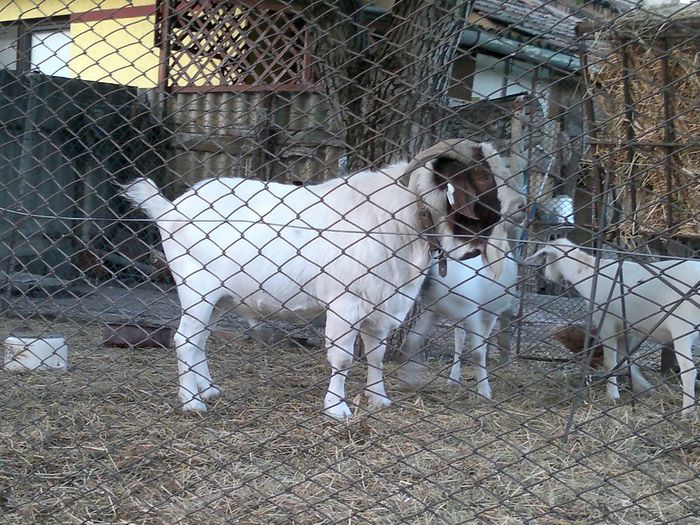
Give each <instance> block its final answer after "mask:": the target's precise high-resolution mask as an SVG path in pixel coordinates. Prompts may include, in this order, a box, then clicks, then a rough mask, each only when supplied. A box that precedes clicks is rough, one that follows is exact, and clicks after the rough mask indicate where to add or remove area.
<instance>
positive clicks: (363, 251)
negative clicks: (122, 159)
mask: <svg viewBox="0 0 700 525" xmlns="http://www.w3.org/2000/svg"><path fill="white" fill-rule="evenodd" d="M460 148H461V149H460ZM457 149H460V151H459V152H455V151H456V150H457ZM450 152H452V153H450ZM472 152H473V153H474V155H476V156H477V157H480V158H476V159H473V157H471V155H472ZM422 155H423V157H422V161H423V162H422V163H420V164H418V163H417V161H418V160H419V159H421V154H419V156H417V157H416V159H415V160H414V161H413V163H412V164H411V165H407V164H406V163H401V164H397V165H393V166H390V167H388V168H384V169H382V170H379V171H364V172H360V173H357V174H355V175H351V176H349V177H346V178H341V179H334V180H330V181H328V182H325V183H322V184H318V185H313V186H302V187H298V186H292V185H283V184H278V183H264V182H260V181H255V180H246V179H240V178H222V179H212V180H208V181H204V182H201V183H199V184H197V185H196V187H195V188H193V189H191V190H190V191H188V192H187V193H185V194H184V195H182V196H181V197H179V198H178V199H176V200H175V201H174V202H172V203H171V202H169V201H168V200H167V199H165V198H164V197H163V196H162V195H161V194H160V192H159V191H158V188H157V187H156V186H155V184H154V183H153V182H152V181H150V180H148V179H141V180H139V181H137V182H135V183H132V184H131V185H129V186H128V187H126V188H125V195H126V196H127V197H128V198H129V199H130V200H131V201H132V202H133V203H135V204H136V205H137V206H139V207H141V208H142V209H143V210H144V211H145V212H146V214H147V215H148V216H149V217H150V218H152V219H153V220H155V221H156V223H157V225H158V228H159V230H160V234H161V237H162V242H163V251H164V253H165V255H166V257H167V260H168V264H169V266H170V269H171V272H172V274H173V277H174V279H175V282H176V285H177V291H178V295H179V298H180V303H181V306H182V310H183V312H182V319H181V321H180V327H179V328H178V331H177V333H176V336H175V345H176V348H177V352H178V368H179V382H180V392H179V397H180V400H181V401H182V403H183V410H206V404H205V401H206V400H207V399H210V398H212V397H215V396H217V395H218V394H219V389H218V387H216V386H215V385H213V384H212V382H211V375H210V372H209V367H208V364H207V359H206V354H205V353H204V349H205V345H206V340H207V337H208V335H209V333H210V331H211V327H212V324H214V323H215V322H216V321H217V320H218V318H219V317H220V316H221V315H222V313H223V312H224V311H226V310H228V309H231V310H233V311H235V312H237V313H240V314H241V315H243V316H245V317H247V318H249V319H251V318H252V319H256V318H257V319H259V318H261V317H268V316H273V317H278V318H285V319H291V320H308V319H311V318H314V317H316V316H317V315H318V314H319V313H320V312H322V311H323V310H326V311H327V321H326V341H327V345H328V360H329V362H330V364H331V368H332V375H331V381H330V384H329V388H328V392H327V394H326V396H325V399H324V406H325V411H326V413H327V414H329V415H331V416H333V417H337V418H342V417H347V416H349V415H350V410H349V408H348V406H347V404H346V402H345V378H346V376H347V373H348V371H349V368H350V366H351V365H352V358H353V345H354V341H355V337H356V334H357V333H358V332H359V333H360V335H361V337H362V340H363V343H364V346H365V350H366V355H367V361H368V374H367V397H368V399H369V402H370V404H372V405H375V406H386V405H388V404H389V399H388V397H387V396H386V392H385V389H384V383H383V372H382V366H383V355H384V339H385V338H386V336H387V334H388V333H389V331H390V330H391V329H392V328H393V327H394V326H396V325H397V324H398V323H399V322H400V321H401V320H402V319H403V318H404V317H405V316H406V314H407V312H408V310H409V309H410V307H411V305H412V304H413V301H414V300H415V298H416V296H417V295H418V292H419V290H420V286H421V284H422V281H423V279H424V275H425V269H426V267H427V265H428V262H429V253H428V251H429V248H428V243H427V242H426V240H425V239H424V237H423V236H421V235H420V234H419V232H420V231H422V230H423V228H424V227H423V226H422V225H421V223H420V220H419V204H418V203H419V202H420V201H422V203H423V205H424V206H425V208H426V209H427V211H428V212H429V213H430V216H431V218H432V221H433V222H434V223H435V232H436V233H437V234H438V235H439V238H440V243H441V247H442V248H443V249H444V250H445V251H446V252H448V253H450V255H451V256H453V257H456V258H461V257H465V256H467V255H468V254H469V253H470V252H473V251H474V247H473V242H472V241H473V240H474V236H473V235H470V236H463V237H457V236H454V235H453V231H454V229H455V228H461V229H460V232H462V231H466V230H465V229H464V228H467V230H468V227H466V226H464V225H465V224H472V223H473V225H477V224H478V225H479V228H483V229H484V230H486V234H488V233H489V232H490V229H491V227H492V226H493V224H495V222H497V220H498V211H497V208H498V206H499V203H498V198H497V196H496V186H495V177H494V173H495V172H496V171H498V169H499V168H501V166H500V165H498V164H497V162H500V160H498V158H497V157H495V160H492V159H489V157H494V155H495V152H494V151H493V149H492V147H491V146H490V145H488V144H481V145H476V144H473V143H471V142H469V141H446V142H445V143H441V145H437V146H435V147H433V148H431V149H429V150H426V151H425V152H423V153H422ZM441 155H442V156H441ZM455 156H457V157H458V158H459V159H461V161H462V164H461V168H460V169H458V170H455V168H454V167H452V168H450V169H451V170H452V171H450V173H451V174H454V173H455V171H457V172H459V174H458V175H456V176H455V178H454V179H450V181H451V182H448V181H442V182H439V181H438V180H437V175H439V174H436V172H438V171H439V168H438V161H440V160H441V159H444V158H447V159H448V160H451V161H454V159H455ZM484 158H485V159H486V160H484ZM423 164H425V165H423ZM473 164H475V165H476V166H478V168H477V169H482V170H483V169H484V166H486V167H488V168H491V171H490V172H489V173H488V177H486V178H484V177H474V176H473V175H472V174H471V169H472V167H470V166H471V165H473ZM448 171H449V170H448ZM406 175H410V178H409V180H408V187H405V186H403V185H401V184H399V183H398V181H399V180H400V179H402V178H405V176H406ZM488 179H490V180H488ZM455 181H456V182H455ZM469 181H472V182H469ZM470 184H471V190H473V191H470V192H468V191H467V190H465V188H469V187H470V186H469V185H470ZM479 185H480V186H479ZM478 188H481V190H479V191H476V189H478ZM484 188H486V189H487V190H488V191H486V190H484ZM448 191H456V192H457V195H458V197H459V199H460V202H463V203H464V202H468V203H471V204H468V205H464V206H462V208H460V209H454V207H450V203H448V201H447V197H446V193H447V192H448ZM482 192H483V193H482ZM467 193H470V194H467ZM478 193H482V195H481V196H480V197H478V198H475V195H476V194H478ZM489 208H490V209H489ZM494 208H495V210H494ZM462 210H464V211H462ZM465 217H466V218H465ZM448 218H452V221H459V222H460V224H461V226H455V223H454V222H450V221H449V220H447V219H448ZM470 221H472V223H470ZM487 223H488V224H487ZM485 226H486V227H485ZM462 235H465V234H462Z"/></svg>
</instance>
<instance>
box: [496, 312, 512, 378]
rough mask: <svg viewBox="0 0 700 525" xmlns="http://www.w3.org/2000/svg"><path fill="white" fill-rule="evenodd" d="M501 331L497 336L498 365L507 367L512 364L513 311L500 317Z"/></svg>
mask: <svg viewBox="0 0 700 525" xmlns="http://www.w3.org/2000/svg"><path fill="white" fill-rule="evenodd" d="M498 319H499V330H498V335H497V336H496V345H497V346H498V364H499V366H506V365H509V364H510V361H511V357H510V349H511V346H512V339H513V326H512V324H513V311H512V310H506V311H505V312H503V313H502V314H501V315H500V316H499V318H498Z"/></svg>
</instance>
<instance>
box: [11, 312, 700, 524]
mask: <svg viewBox="0 0 700 525" xmlns="http://www.w3.org/2000/svg"><path fill="white" fill-rule="evenodd" d="M16 328H17V321H13V320H7V319H4V320H2V321H0V331H2V333H8V332H10V331H12V330H14V329H16ZM25 328H30V329H33V330H43V329H47V330H50V331H51V332H58V333H61V334H63V335H64V336H65V337H66V339H67V341H68V342H69V344H70V347H71V354H70V361H71V363H70V369H69V371H68V372H65V373H63V374H54V373H26V374H17V373H10V372H6V371H0V400H1V403H2V404H1V406H2V417H1V418H0V523H2V524H3V525H4V524H35V523H42V524H44V523H45V524H70V523H91V524H92V523H94V524H97V523H110V524H112V523H113V524H117V523H119V524H127V523H135V524H136V523H144V524H175V523H197V524H203V523H246V524H269V523H285V524H286V523H299V524H302V523H303V524H318V523H345V524H347V523H352V524H354V523H371V524H375V523H378V524H382V523H407V524H408V523H410V524H414V523H415V524H429V523H430V524H432V523H445V524H456V523H473V522H480V523H494V524H511V523H523V522H525V521H527V520H532V522H534V523H586V524H588V523H598V522H600V523H660V522H664V523H666V522H673V521H676V522H678V523H700V518H698V517H697V516H699V515H700V512H699V510H700V509H699V508H698V507H699V506H700V478H699V477H698V472H699V471H700V443H698V438H697V436H698V430H700V425H699V424H698V422H697V421H694V422H690V423H688V422H684V421H683V420H681V419H680V417H679V416H678V414H677V413H675V411H676V410H677V409H678V408H679V404H680V391H679V388H678V387H677V386H676V385H673V386H661V387H659V388H658V389H657V391H656V392H655V394H654V395H653V396H651V397H648V398H643V399H638V400H637V402H636V403H634V405H633V404H632V403H630V402H629V400H630V394H629V393H625V394H623V395H624V396H625V400H626V401H627V402H626V403H625V404H621V405H618V406H616V407H611V406H610V405H609V404H607V403H606V402H605V401H604V399H603V390H604V389H603V388H600V387H598V388H593V389H589V390H587V391H586V392H587V393H586V396H585V399H584V400H583V401H582V403H581V405H580V406H579V408H578V410H577V411H576V414H575V417H574V428H573V432H572V433H571V435H570V436H569V439H568V441H567V442H563V441H562V435H563V434H564V432H565V426H566V423H567V419H568V416H569V413H570V409H571V406H572V400H571V397H570V393H571V391H572V387H571V385H574V384H576V383H577V381H578V377H579V376H578V374H577V372H576V369H575V368H574V367H572V366H571V365H565V364H561V363H551V362H535V361H525V360H516V361H515V362H514V363H513V364H512V365H510V366H508V367H507V368H505V369H503V370H500V371H497V372H496V373H495V374H494V380H493V383H492V386H493V389H494V395H495V397H496V400H497V401H495V402H484V401H480V400H478V399H476V397H475V395H474V394H473V393H471V392H470V391H469V388H468V387H469V386H470V384H469V382H468V383H467V385H466V386H465V387H463V388H461V389H457V390H451V389H447V388H444V387H442V386H441V385H442V380H440V381H439V382H436V383H434V384H431V385H429V386H428V387H426V389H425V390H424V391H423V392H421V393H420V394H415V393H406V392H401V391H400V390H399V389H398V386H397V382H396V380H395V379H393V378H391V379H390V380H389V385H388V390H389V393H390V395H392V396H393V398H394V405H393V406H392V407H391V408H389V409H387V410H383V411H380V412H375V413H370V412H368V411H367V410H366V406H365V405H364V404H363V402H362V400H361V397H360V396H359V395H358V394H359V392H360V391H361V381H362V379H363V376H364V365H362V364H360V365H359V366H358V369H357V370H355V371H354V373H353V375H352V380H351V381H350V384H349V391H348V392H349V397H350V399H351V400H353V401H354V402H355V403H358V402H359V407H358V406H355V410H356V414H355V416H354V417H353V418H352V420H350V421H349V422H348V423H339V422H334V421H329V420H328V419H326V418H325V417H323V416H322V415H321V414H320V404H321V399H322V393H323V391H324V389H325V386H326V381H327V377H328V369H327V367H326V364H325V360H324V358H323V356H322V353H321V351H320V350H312V349H304V348H299V347H289V346H287V347H277V348H267V349H261V348H260V347H258V346H257V345H255V344H252V343H250V342H246V341H244V340H242V339H241V340H240V341H228V342H225V341H223V340H216V339H215V340H213V341H212V342H211V343H210V357H211V364H212V367H213V374H214V376H215V378H216V379H218V381H219V382H220V384H221V385H222V387H223V390H224V395H223V397H222V398H221V399H220V400H219V401H217V402H215V403H213V404H212V405H211V407H210V410H209V412H207V413H206V414H203V415H189V416H186V415H183V414H181V413H179V412H178V410H177V408H176V399H175V397H176V389H175V376H176V361H175V357H174V355H173V352H172V351H168V350H164V349H114V348H105V347H103V346H102V345H101V344H100V327H99V326H97V325H96V324H92V325H87V326H86V325H83V324H80V323H69V322H56V323H53V324H51V325H48V324H45V323H44V324H41V323H29V326H27V327H25ZM538 330H540V332H538V333H539V337H540V339H542V333H543V332H542V331H541V328H539V329H538ZM535 335H537V334H535ZM530 350H533V351H534V350H536V349H534V348H531V349H530ZM431 364H432V366H433V367H439V365H441V364H444V361H440V360H438V359H437V358H434V359H433V361H432V363H431ZM388 369H389V372H390V375H391V372H392V371H393V369H394V365H392V364H389V365H388ZM469 373H470V370H469V369H468V368H466V369H465V370H464V374H465V377H466V374H469ZM650 378H651V379H653V380H655V381H657V382H658V381H660V378H659V376H658V375H656V374H654V373H650ZM589 396H591V397H592V398H589Z"/></svg>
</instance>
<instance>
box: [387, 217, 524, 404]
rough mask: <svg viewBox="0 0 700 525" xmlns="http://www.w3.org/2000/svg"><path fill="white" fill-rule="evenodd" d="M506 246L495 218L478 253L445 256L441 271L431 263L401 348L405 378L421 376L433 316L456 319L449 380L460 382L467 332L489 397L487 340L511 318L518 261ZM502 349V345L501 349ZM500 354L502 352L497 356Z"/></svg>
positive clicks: (415, 380) (482, 391)
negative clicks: (461, 257)
mask: <svg viewBox="0 0 700 525" xmlns="http://www.w3.org/2000/svg"><path fill="white" fill-rule="evenodd" d="M509 250H510V246H509V244H508V241H507V240H506V239H505V228H504V227H503V226H502V224H499V225H497V226H496V228H494V231H493V234H492V238H491V239H489V241H488V245H487V248H486V250H485V252H483V253H482V255H481V256H480V257H475V258H474V259H470V260H468V261H454V260H450V261H448V264H447V275H446V276H444V277H441V276H440V275H439V274H438V273H437V271H436V266H435V265H433V266H432V267H431V268H430V273H429V274H428V277H427V279H426V280H425V282H424V284H423V289H422V290H421V295H420V300H421V302H422V303H423V305H424V307H425V309H424V310H423V311H422V312H421V314H420V315H419V317H418V318H417V319H416V321H415V323H414V324H413V326H412V327H411V328H410V330H409V333H408V335H407V336H406V341H405V344H404V347H403V348H402V349H401V357H402V360H404V361H405V360H407V359H408V360H409V361H408V362H407V363H405V365H404V369H405V370H404V373H403V378H402V379H403V381H404V382H406V383H407V384H409V385H412V386H416V385H418V384H419V383H420V382H421V381H422V380H423V369H424V363H425V358H426V352H425V350H423V349H422V347H423V345H424V343H425V340H426V338H427V336H428V334H429V333H430V331H431V330H432V328H433V327H434V326H435V323H436V321H437V319H439V318H445V319H448V320H449V321H451V322H452V323H454V324H455V325H456V326H455V332H454V339H455V350H454V357H453V361H452V367H451V368H450V376H449V379H448V384H452V385H458V384H459V383H460V382H461V375H462V369H461V362H462V361H461V360H462V349H463V348H464V343H465V340H467V338H468V341H469V344H468V346H469V349H470V356H471V360H472V363H473V365H474V380H475V381H476V385H477V392H478V394H479V395H480V396H482V397H484V398H486V399H491V397H492V394H491V385H490V384H489V380H488V373H487V368H486V357H487V349H488V346H487V342H488V338H489V336H490V335H491V333H492V331H493V328H494V326H495V324H496V321H497V320H498V319H499V318H500V317H501V316H504V318H512V314H513V310H514V305H515V297H516V295H515V287H516V284H517V280H518V265H517V263H516V262H515V259H513V257H512V255H511V254H510V253H509ZM489 261H493V262H492V263H491V262H489ZM501 328H503V327H501ZM499 335H500V334H499ZM500 343H501V345H503V344H504V341H503V338H500ZM504 351H505V350H504V349H503V348H501V352H504ZM504 358H505V356H504V355H503V353H502V355H501V361H503V360H504Z"/></svg>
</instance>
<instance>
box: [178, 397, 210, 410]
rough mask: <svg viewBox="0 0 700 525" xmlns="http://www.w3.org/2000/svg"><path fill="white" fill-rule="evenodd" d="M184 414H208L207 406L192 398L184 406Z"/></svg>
mask: <svg viewBox="0 0 700 525" xmlns="http://www.w3.org/2000/svg"><path fill="white" fill-rule="evenodd" d="M182 411H183V412H206V411H207V404H206V403H205V402H203V401H202V400H200V399H197V398H192V399H190V400H189V401H187V402H185V403H183V404H182Z"/></svg>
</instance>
